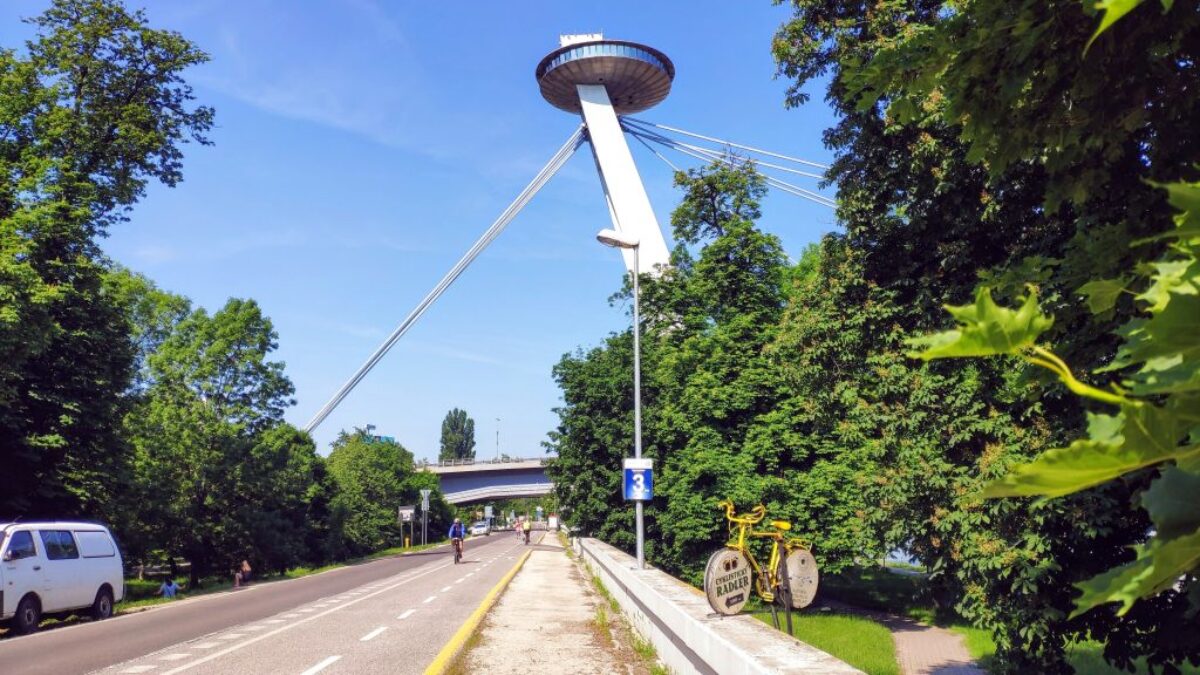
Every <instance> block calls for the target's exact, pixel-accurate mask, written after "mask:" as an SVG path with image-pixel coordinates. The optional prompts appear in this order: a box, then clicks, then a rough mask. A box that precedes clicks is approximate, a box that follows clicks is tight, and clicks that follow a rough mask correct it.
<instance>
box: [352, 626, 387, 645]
mask: <svg viewBox="0 0 1200 675" xmlns="http://www.w3.org/2000/svg"><path fill="white" fill-rule="evenodd" d="M385 630H387V626H380V627H379V628H376V629H375V630H373V631H371V632H370V633H367V634H366V635H364V636H362V637H360V638H358V641H359V642H367V641H369V640H374V639H375V638H377V637H379V634H380V633H382V632H383V631H385Z"/></svg>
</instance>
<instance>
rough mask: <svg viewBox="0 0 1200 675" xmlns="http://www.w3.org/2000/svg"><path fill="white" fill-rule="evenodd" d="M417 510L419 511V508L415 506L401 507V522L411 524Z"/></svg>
mask: <svg viewBox="0 0 1200 675" xmlns="http://www.w3.org/2000/svg"><path fill="white" fill-rule="evenodd" d="M416 510H417V507H416V506H415V505H413V506H401V507H400V522H402V523H411V522H412V519H413V513H414V512H416Z"/></svg>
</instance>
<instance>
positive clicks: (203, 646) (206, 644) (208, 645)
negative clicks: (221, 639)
mask: <svg viewBox="0 0 1200 675" xmlns="http://www.w3.org/2000/svg"><path fill="white" fill-rule="evenodd" d="M220 646H221V645H219V644H217V643H216V642H201V643H200V644H198V645H191V648H192V649H212V648H213V647H220Z"/></svg>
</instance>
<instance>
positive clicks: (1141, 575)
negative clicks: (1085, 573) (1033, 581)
mask: <svg viewBox="0 0 1200 675" xmlns="http://www.w3.org/2000/svg"><path fill="white" fill-rule="evenodd" d="M1134 550H1136V551H1137V559H1136V560H1134V561H1133V562H1131V563H1129V564H1126V565H1122V566H1120V567H1114V568H1113V569H1110V570H1108V571H1107V572H1104V573H1103V574H1098V575H1096V576H1094V577H1092V578H1091V579H1088V580H1087V581H1084V582H1081V583H1078V584H1075V587H1076V588H1078V589H1079V590H1081V591H1083V595H1082V596H1080V597H1079V598H1078V599H1077V600H1076V601H1075V611H1074V612H1072V613H1071V618H1074V617H1076V616H1079V615H1080V614H1082V613H1084V612H1086V611H1087V610H1089V609H1091V608H1093V607H1096V606H1097V605H1103V604H1105V603H1109V602H1119V603H1121V609H1120V610H1118V611H1117V614H1118V615H1124V614H1125V612H1128V611H1129V609H1130V608H1131V607H1133V603H1134V602H1136V601H1137V600H1138V599H1139V598H1142V597H1145V596H1148V595H1153V594H1154V593H1158V592H1159V591H1162V590H1164V589H1166V588H1169V587H1170V586H1172V585H1173V584H1174V583H1175V582H1176V581H1178V580H1179V577H1181V576H1182V575H1183V574H1184V573H1186V572H1188V571H1189V570H1192V569H1194V568H1195V567H1196V565H1197V564H1200V531H1197V532H1192V533H1191V534H1188V535H1185V536H1182V537H1176V538H1174V539H1163V538H1157V539H1154V540H1153V541H1151V542H1150V543H1149V544H1146V545H1144V546H1135V547H1134Z"/></svg>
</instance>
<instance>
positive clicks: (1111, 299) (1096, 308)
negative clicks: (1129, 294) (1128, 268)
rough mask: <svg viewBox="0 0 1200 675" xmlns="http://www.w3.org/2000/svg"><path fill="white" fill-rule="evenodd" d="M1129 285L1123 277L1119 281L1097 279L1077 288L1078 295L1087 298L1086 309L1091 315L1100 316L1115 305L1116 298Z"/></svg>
mask: <svg viewBox="0 0 1200 675" xmlns="http://www.w3.org/2000/svg"><path fill="white" fill-rule="evenodd" d="M1128 285H1129V280H1128V279H1126V278H1125V277H1121V278H1120V279H1098V280H1096V281H1089V282H1088V283H1086V284H1084V285H1082V286H1080V287H1079V290H1078V291H1077V292H1078V293H1080V294H1082V295H1086V296H1087V303H1088V309H1089V310H1091V312H1092V314H1102V313H1104V312H1107V311H1108V310H1110V309H1112V308H1113V306H1114V305H1116V304H1117V298H1119V297H1121V292H1122V291H1124V290H1125V287H1126V286H1128Z"/></svg>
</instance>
